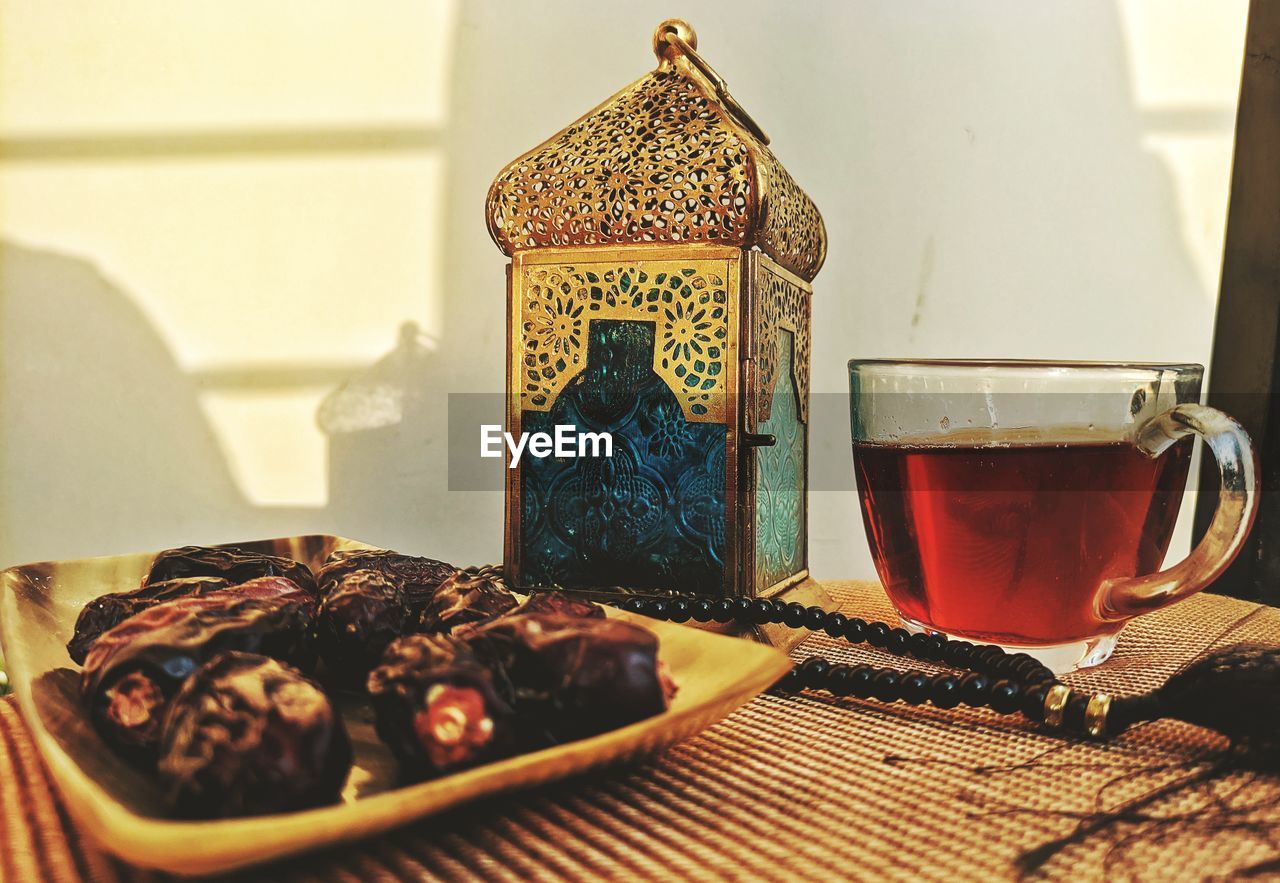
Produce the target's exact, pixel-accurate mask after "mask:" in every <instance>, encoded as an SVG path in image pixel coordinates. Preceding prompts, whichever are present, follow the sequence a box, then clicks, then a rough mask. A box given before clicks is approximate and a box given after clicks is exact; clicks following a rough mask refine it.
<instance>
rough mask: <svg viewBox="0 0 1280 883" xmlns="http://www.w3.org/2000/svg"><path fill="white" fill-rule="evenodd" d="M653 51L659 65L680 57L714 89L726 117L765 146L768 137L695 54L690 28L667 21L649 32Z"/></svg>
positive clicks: (678, 21)
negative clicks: (660, 62)
mask: <svg viewBox="0 0 1280 883" xmlns="http://www.w3.org/2000/svg"><path fill="white" fill-rule="evenodd" d="M653 51H654V54H655V55H657V56H658V60H659V61H663V62H672V61H674V59H675V57H676V56H677V55H683V56H684V57H685V58H686V59H687V60H688V62H689V63H690V64H691V65H693V66H694V67H695V68H697V70H698V73H700V74H702V76H704V77H705V78H706V79H707V81H708V82H709V83H711V87H712V88H713V89H715V92H716V98H718V99H719V101H720V104H721V105H723V106H724V109H725V110H727V111H728V112H729V116H731V117H733V119H734V120H735V121H737V122H738V124H739V125H741V126H743V127H744V128H746V130H747V131H749V132H750V133H751V134H752V135H754V136H755V137H756V139H757V140H758V141H759V142H760V143H761V144H768V143H769V136H768V135H766V134H765V131H764V129H762V128H760V124H759V123H757V122H756V121H755V120H753V119H752V118H751V114H749V113H747V111H746V108H744V107H743V106H742V105H741V104H739V103H738V102H737V99H735V98H734V97H733V96H732V95H730V94H729V84H728V83H726V82H725V81H724V77H722V76H720V74H718V73H716V69H715V68H713V67H712V66H711V65H710V64H709V63H708V62H707V60H706V59H705V58H703V57H702V56H701V55H699V54H698V34H697V32H696V31H694V29H693V25H691V24H689V23H688V22H687V21H684V20H683V19H679V18H669V19H667V20H666V21H664V22H663V23H662V24H660V25H658V27H657V28H656V29H655V30H654V32H653Z"/></svg>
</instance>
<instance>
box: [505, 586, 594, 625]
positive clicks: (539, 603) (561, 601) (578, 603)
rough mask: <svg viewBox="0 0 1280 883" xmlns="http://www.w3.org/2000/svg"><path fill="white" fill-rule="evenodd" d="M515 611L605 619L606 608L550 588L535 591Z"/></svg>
mask: <svg viewBox="0 0 1280 883" xmlns="http://www.w3.org/2000/svg"><path fill="white" fill-rule="evenodd" d="M512 612H513V613H517V614H519V613H537V614H543V615H551V616H575V617H580V618H582V619H604V617H605V613H604V608H603V607H602V606H600V605H599V604H597V603H595V602H594V601H588V600H587V599H586V598H576V597H574V596H573V595H570V594H568V593H566V592H561V591H559V590H549V591H540V592H534V593H533V594H532V595H530V596H529V598H528V600H526V601H525V602H524V603H523V604H521V605H520V606H519V607H517V608H516V609H515V610H514V611H512Z"/></svg>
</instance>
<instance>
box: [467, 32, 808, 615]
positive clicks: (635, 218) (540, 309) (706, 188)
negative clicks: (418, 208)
mask: <svg viewBox="0 0 1280 883" xmlns="http://www.w3.org/2000/svg"><path fill="white" fill-rule="evenodd" d="M653 42H654V51H655V52H656V54H657V56H658V66H657V69H656V70H654V71H652V72H651V73H649V74H647V75H646V76H644V77H642V78H641V79H639V80H637V81H636V82H634V83H632V84H631V85H630V86H628V87H626V88H625V89H623V90H622V91H621V92H619V93H618V94H616V95H615V96H613V97H612V98H610V99H609V100H608V101H606V102H605V103H604V104H602V105H600V106H599V107H597V108H596V109H595V110H593V111H591V112H590V113H588V114H587V115H586V116H584V117H582V118H581V119H579V120H578V121H577V122H575V123H573V124H572V125H570V126H569V127H568V128H566V129H564V130H562V131H561V132H559V133H558V134H556V135H555V136H553V137H552V138H551V139H550V140H548V141H546V142H544V143H543V144H541V145H539V146H538V147H535V148H534V149H533V150H531V151H529V152H528V153H526V154H524V155H523V156H521V157H519V158H518V159H516V160H515V161H513V162H512V163H510V164H509V165H508V166H507V167H506V168H504V169H503V170H502V172H501V173H499V175H498V177H497V178H496V179H495V180H494V182H493V186H492V187H491V188H490V190H489V194H488V200H487V206H486V211H487V219H488V224H489V232H490V234H491V235H492V236H493V239H494V241H495V242H496V243H497V244H498V247H499V248H500V249H501V250H502V252H503V253H504V254H506V255H509V256H510V257H511V264H510V266H509V273H508V297H509V307H510V313H509V325H508V349H509V353H508V356H509V362H508V390H507V421H508V431H509V432H511V433H513V435H514V434H517V433H521V432H524V433H534V432H537V431H550V430H551V428H552V427H554V426H556V425H572V426H576V427H577V428H578V429H579V430H580V431H583V432H602V431H607V432H609V433H611V435H612V438H613V444H614V447H613V455H612V457H608V458H605V457H590V456H588V457H554V456H552V457H546V458H530V457H524V458H522V459H521V461H520V462H519V464H518V466H517V468H515V469H511V470H509V471H508V482H507V496H506V499H507V505H506V547H505V559H506V560H505V566H506V571H507V577H508V579H509V580H510V581H511V582H512V583H513V584H515V585H522V586H530V587H534V586H545V585H552V584H555V585H561V586H565V587H569V588H579V589H595V590H616V591H624V592H637V593H646V594H648V593H659V592H661V591H663V590H679V591H684V592H697V593H702V594H705V595H708V596H748V597H750V596H766V595H773V594H777V593H779V592H782V591H789V592H792V593H795V592H797V591H798V590H799V591H801V592H805V593H808V594H811V595H812V594H814V593H816V592H818V591H819V590H817V588H816V584H815V583H813V582H812V581H811V580H807V576H808V562H807V550H806V524H805V520H806V511H807V505H806V490H807V487H808V477H807V465H806V460H807V454H808V403H809V341H810V299H811V297H812V288H811V287H810V282H811V280H812V279H813V277H814V276H815V275H816V274H817V272H818V269H819V268H820V267H821V266H822V262H823V258H824V257H825V253H826V231H825V229H824V228H823V223H822V217H821V215H819V213H818V210H817V208H816V207H815V206H814V204H813V202H812V201H811V200H810V199H809V197H808V196H807V195H806V194H805V193H804V191H802V190H801V189H800V188H799V186H797V185H796V183H795V182H794V181H793V180H792V179H791V176H790V175H789V174H788V173H787V172H786V170H785V169H784V168H783V167H782V165H781V164H780V163H779V162H778V160H777V159H776V158H775V157H774V155H773V153H772V152H771V151H770V150H769V148H768V146H767V145H768V143H769V139H768V138H767V136H766V135H765V134H764V132H763V131H762V130H761V129H760V127H759V126H758V125H757V124H756V123H755V122H754V121H753V120H752V119H751V118H750V117H749V116H748V115H747V113H746V112H745V111H744V110H743V109H742V108H741V107H740V106H739V105H738V104H737V102H736V101H734V100H733V98H732V97H731V96H730V95H729V93H728V90H727V88H726V87H725V83H724V81H723V80H722V79H721V78H720V77H719V76H718V75H717V74H716V73H715V71H714V70H712V68H711V67H710V66H709V65H708V64H707V63H706V61H705V60H703V58H702V57H701V56H700V55H699V54H698V53H697V51H696V46H697V39H696V37H695V35H694V32H693V29H692V28H691V27H689V25H688V24H686V23H684V22H682V21H679V20H671V21H666V22H663V23H662V24H661V25H659V26H658V29H657V31H656V32H655V34H654V41H653ZM802 584H804V585H807V587H808V588H807V589H804V588H799V589H798V587H802Z"/></svg>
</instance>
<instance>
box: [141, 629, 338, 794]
mask: <svg viewBox="0 0 1280 883" xmlns="http://www.w3.org/2000/svg"><path fill="white" fill-rule="evenodd" d="M160 742H161V746H160V759H159V763H158V764H157V767H158V770H159V774H160V780H161V784H162V785H163V787H164V790H165V794H166V797H167V799H168V801H169V805H170V807H171V808H172V810H173V811H174V812H175V813H176V814H177V815H180V816H184V817H188V818H194V817H199V818H220V817H227V816H243V815H259V814H263V813H277V812H291V811H294V810H299V809H306V808H308V807H312V806H319V805H322V804H326V803H333V802H334V801H336V800H337V799H338V797H339V795H340V794H341V792H342V785H343V783H344V782H345V781H346V778H347V773H348V772H349V771H350V769H351V745H350V742H349V740H348V738H347V732H346V729H345V727H344V726H343V724H342V718H341V717H340V716H339V715H338V713H337V711H336V710H335V709H334V707H333V705H332V704H331V703H330V701H329V698H328V697H327V696H325V694H324V691H323V690H321V689H320V687H319V686H318V685H316V683H315V682H313V681H311V680H310V679H309V678H306V677H304V676H303V675H302V674H301V673H299V672H298V671H296V670H295V669H292V668H290V667H288V666H286V665H282V664H281V663H279V662H278V661H276V660H275V659H271V658H270V657H266V656H260V655H257V654H254V653H236V652H232V653H224V654H221V655H219V656H215V657H214V658H213V659H211V660H209V661H208V662H207V663H205V664H204V665H203V666H201V668H200V669H199V670H197V671H196V672H195V673H194V674H193V675H192V676H191V677H189V678H188V679H187V680H186V682H185V683H183V685H182V687H181V689H179V690H178V692H177V695H175V696H174V697H173V700H172V702H171V703H170V705H169V710H168V712H167V714H166V715H165V719H164V728H163V732H162V735H161V739H160Z"/></svg>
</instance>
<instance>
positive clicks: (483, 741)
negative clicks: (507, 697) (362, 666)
mask: <svg viewBox="0 0 1280 883" xmlns="http://www.w3.org/2000/svg"><path fill="white" fill-rule="evenodd" d="M367 687H368V691H369V695H370V696H371V697H372V699H373V708H374V712H375V714H376V715H377V723H376V726H377V731H378V736H379V738H381V739H382V741H383V742H384V743H386V745H387V747H388V748H390V749H391V752H392V754H394V755H395V756H396V760H397V761H398V762H399V764H400V771H401V773H402V775H404V776H405V777H406V778H409V779H421V778H428V777H431V776H438V775H442V774H444V773H448V772H453V771H456V770H460V769H465V768H466V767H470V766H475V765H476V764H479V763H484V762H486V761H489V760H494V759H497V758H499V757H503V756H506V755H508V754H510V753H512V751H513V750H514V748H515V744H516V743H515V741H514V738H513V736H514V734H513V731H512V729H511V708H510V706H509V705H508V704H507V703H506V702H504V701H503V700H502V699H501V698H500V697H499V696H498V694H497V693H496V692H495V690H494V685H493V674H492V672H491V671H490V668H489V666H487V665H486V664H485V663H484V662H483V661H481V660H480V659H478V658H476V656H475V655H474V654H473V653H472V652H471V650H470V649H468V647H467V646H466V645H465V644H462V643H460V642H458V641H455V640H453V639H451V638H448V637H445V636H443V635H408V636H406V637H403V638H400V639H398V640H396V641H393V642H392V643H391V645H390V646H388V647H387V651H386V653H385V654H384V656H383V658H382V662H381V664H380V665H378V666H377V667H376V668H374V669H373V670H372V671H371V672H370V673H369V680H368V684H367Z"/></svg>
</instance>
